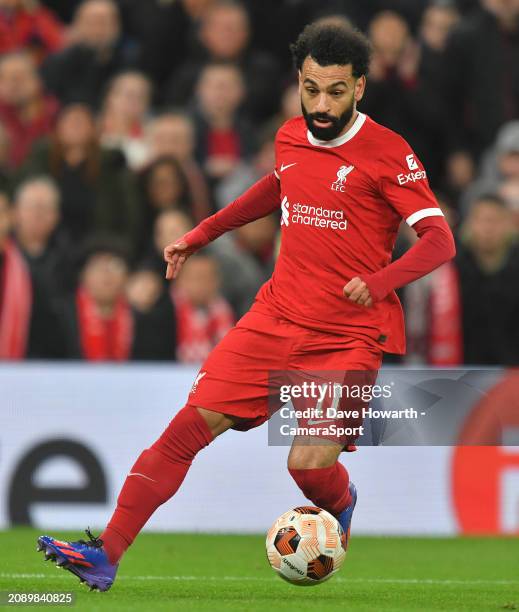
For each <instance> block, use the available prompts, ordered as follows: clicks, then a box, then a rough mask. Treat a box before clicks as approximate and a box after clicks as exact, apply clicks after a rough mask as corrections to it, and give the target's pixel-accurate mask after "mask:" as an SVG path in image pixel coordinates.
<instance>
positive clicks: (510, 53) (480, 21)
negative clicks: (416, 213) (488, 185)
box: [442, 0, 519, 191]
mask: <svg viewBox="0 0 519 612" xmlns="http://www.w3.org/2000/svg"><path fill="white" fill-rule="evenodd" d="M518 55H519V3H518V2H517V1H515V0H514V1H512V2H510V1H508V0H481V10H479V11H477V12H474V13H473V14H471V15H470V16H468V17H467V18H466V19H464V20H463V21H462V22H461V23H460V24H459V25H458V26H457V27H456V28H455V29H454V31H453V33H452V35H451V36H450V38H449V42H448V44H447V49H446V53H445V63H444V68H443V71H444V85H443V87H442V91H443V93H444V96H445V99H446V104H447V108H448V111H449V112H448V115H447V116H446V123H445V126H446V137H447V141H448V146H449V151H450V155H449V158H448V160H447V173H448V177H447V178H448V181H449V182H450V183H451V184H452V185H453V187H454V189H455V190H458V191H459V190H462V189H464V188H466V187H467V185H468V183H469V182H470V180H472V178H473V163H474V161H477V160H478V159H479V156H480V155H481V153H482V152H483V151H484V149H485V148H487V147H488V146H490V145H491V144H492V141H493V140H494V138H495V134H496V132H497V130H498V129H499V127H500V126H501V125H502V124H503V123H505V122H506V121H510V120H512V119H518V118H519V63H518V62H517V61H513V59H512V58H514V57H518ZM489 83H491V84H492V85H491V86H489ZM482 117H484V120H482V119H481V118H482Z"/></svg>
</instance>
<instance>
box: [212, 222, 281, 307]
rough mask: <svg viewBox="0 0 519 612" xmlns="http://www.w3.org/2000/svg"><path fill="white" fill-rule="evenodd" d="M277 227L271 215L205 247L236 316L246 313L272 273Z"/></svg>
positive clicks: (223, 293) (277, 224) (277, 223)
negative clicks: (214, 263) (212, 258)
mask: <svg viewBox="0 0 519 612" xmlns="http://www.w3.org/2000/svg"><path fill="white" fill-rule="evenodd" d="M278 227H279V221H278V218H277V216H276V215H270V216H268V217H263V218H262V219H258V220H257V221H254V222H253V223H249V224H247V225H244V226H243V227H240V228H238V229H237V230H235V231H234V232H232V234H229V235H227V236H222V237H221V238H220V239H219V240H217V241H216V242H214V243H213V244H211V245H209V246H208V247H207V249H208V252H209V253H211V254H212V255H214V257H215V258H216V259H217V260H218V264H219V268H220V276H221V290H222V295H223V296H224V297H225V299H226V300H227V301H228V302H229V304H230V305H231V307H232V309H233V311H234V314H235V316H236V318H239V317H241V316H242V315H244V314H245V313H246V312H247V310H248V309H249V308H250V307H251V305H252V302H253V301H254V298H255V297H256V294H257V293H258V290H259V288H260V287H261V285H263V283H264V282H266V281H267V280H268V279H269V278H270V276H271V274H272V271H273V269H274V250H275V249H274V243H275V239H276V234H277V231H278Z"/></svg>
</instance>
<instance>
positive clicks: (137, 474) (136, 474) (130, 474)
mask: <svg viewBox="0 0 519 612" xmlns="http://www.w3.org/2000/svg"><path fill="white" fill-rule="evenodd" d="M128 476H142V477H143V478H146V480H151V482H157V481H156V480H153V478H150V477H149V476H146V475H145V474H141V473H139V472H130V473H129V474H128Z"/></svg>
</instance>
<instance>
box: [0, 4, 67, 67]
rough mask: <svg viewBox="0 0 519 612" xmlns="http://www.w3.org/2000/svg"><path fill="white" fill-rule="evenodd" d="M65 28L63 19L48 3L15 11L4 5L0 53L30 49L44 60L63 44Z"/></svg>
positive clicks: (0, 15) (0, 31) (0, 28)
mask: <svg viewBox="0 0 519 612" xmlns="http://www.w3.org/2000/svg"><path fill="white" fill-rule="evenodd" d="M63 32H64V28H63V25H62V24H61V23H60V21H59V20H58V19H57V18H56V17H55V16H54V15H53V13H52V12H51V11H49V10H48V9H46V8H44V7H38V8H35V9H33V10H31V11H27V10H24V9H20V10H16V11H14V12H11V11H6V10H1V9H0V54H3V53H8V52H9V51H17V50H19V49H29V50H35V51H36V52H37V54H38V55H39V58H38V59H40V60H41V59H43V58H44V57H45V56H46V55H48V54H49V53H53V52H54V51H58V50H59V49H60V48H61V47H62V45H63Z"/></svg>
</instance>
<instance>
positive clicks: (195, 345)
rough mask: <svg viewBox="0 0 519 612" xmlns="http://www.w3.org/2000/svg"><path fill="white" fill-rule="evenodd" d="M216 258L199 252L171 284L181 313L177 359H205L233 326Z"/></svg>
mask: <svg viewBox="0 0 519 612" xmlns="http://www.w3.org/2000/svg"><path fill="white" fill-rule="evenodd" d="M219 284H220V279H219V272H218V267H217V264H216V261H215V260H214V259H213V258H212V257H210V256H208V255H202V254H196V255H193V256H192V257H190V258H189V259H188V260H187V261H186V263H185V265H184V268H183V270H182V274H181V275H180V276H179V278H178V280H177V282H176V283H174V284H172V285H171V292H172V297H173V303H174V304H175V310H176V312H177V342H178V345H177V360H178V361H181V362H183V363H198V362H200V361H203V360H204V359H205V358H206V357H207V355H208V354H209V353H210V352H211V350H212V349H213V348H214V347H215V346H216V344H218V342H219V341H220V340H221V339H222V338H223V337H224V336H225V334H226V333H227V332H228V331H229V329H230V328H231V327H232V326H233V323H234V317H233V314H232V310H231V307H230V306H229V304H228V303H227V302H226V300H225V299H224V298H223V297H222V296H221V295H220V293H219Z"/></svg>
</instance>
